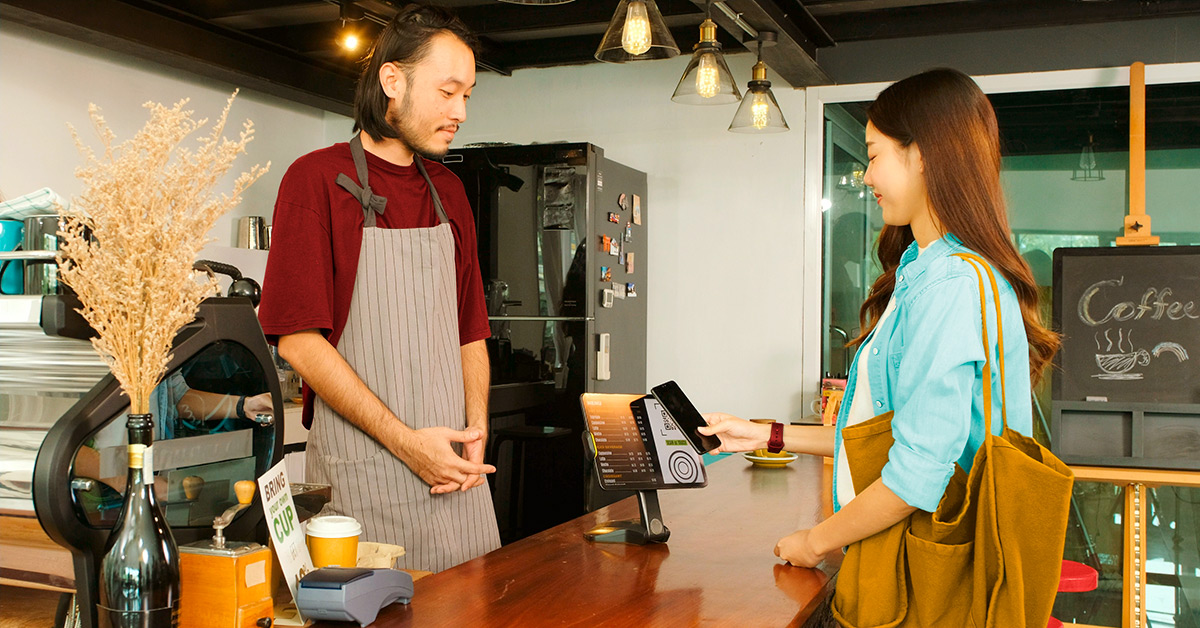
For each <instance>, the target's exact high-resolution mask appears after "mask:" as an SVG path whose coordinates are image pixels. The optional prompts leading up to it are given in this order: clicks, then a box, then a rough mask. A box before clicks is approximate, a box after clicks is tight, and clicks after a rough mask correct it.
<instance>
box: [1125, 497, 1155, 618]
mask: <svg viewBox="0 0 1200 628" xmlns="http://www.w3.org/2000/svg"><path fill="white" fill-rule="evenodd" d="M1148 507H1149V504H1148V500H1147V498H1146V486H1145V485H1143V484H1140V483H1137V482H1134V483H1130V484H1127V485H1125V522H1124V523H1125V525H1124V527H1125V568H1124V570H1123V572H1124V573H1123V575H1122V576H1123V577H1122V581H1123V582H1122V584H1123V587H1122V588H1123V591H1122V596H1121V597H1122V604H1121V610H1122V611H1124V612H1123V613H1122V615H1123V616H1124V621H1122V622H1121V625H1122V626H1123V627H1124V628H1146V627H1147V624H1146V509H1147V508H1148Z"/></svg>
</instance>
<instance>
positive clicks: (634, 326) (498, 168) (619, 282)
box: [443, 143, 651, 540]
mask: <svg viewBox="0 0 1200 628" xmlns="http://www.w3.org/2000/svg"><path fill="white" fill-rule="evenodd" d="M443 163H444V164H445V165H446V166H447V167H449V168H450V169H451V170H452V171H453V172H454V173H455V174H456V175H458V177H459V178H460V179H461V180H462V182H463V186H464V187H465V189H466V193H467V197H468V200H469V201H470V203H471V207H472V209H473V210H474V212H475V221H476V223H475V228H476V234H477V237H478V242H479V263H480V272H481V275H482V278H483V285H484V291H485V293H486V296H487V304H488V317H489V320H490V322H491V328H492V335H491V338H489V339H488V341H487V344H488V352H489V355H490V358H491V363H492V390H491V401H490V405H489V408H490V412H491V415H492V417H493V420H492V423H493V425H496V426H499V425H511V424H512V423H513V422H514V421H515V422H519V423H521V424H522V425H534V426H544V427H547V428H549V427H558V428H561V429H565V430H569V431H570V434H569V437H565V438H556V439H553V440H555V441H556V442H554V443H550V442H545V443H542V442H539V443H527V445H528V446H527V447H524V448H523V449H524V452H525V453H524V455H523V456H522V457H523V458H524V460H519V459H515V458H517V456H516V455H513V456H510V457H509V458H508V459H504V458H503V454H501V459H500V460H499V462H501V463H504V464H505V465H508V466H510V467H522V468H510V469H508V470H509V471H511V472H513V473H514V474H515V475H514V477H518V478H523V479H522V480H520V482H521V483H522V484H523V486H521V487H519V488H514V489H513V492H514V493H524V495H523V496H520V497H522V499H516V498H513V496H512V495H511V494H508V495H502V494H501V492H503V490H504V486H501V487H498V488H497V489H496V490H497V495H498V499H497V514H498V516H499V518H500V525H501V531H502V533H503V532H505V531H506V525H507V527H508V528H509V530H508V534H507V535H506V536H507V537H508V538H507V539H506V540H511V539H512V538H515V537H516V536H520V535H524V534H528V533H532V532H536V531H538V529H541V528H542V527H548V526H549V525H553V524H556V523H559V522H561V521H565V520H566V519H569V518H571V517H574V516H578V515H579V514H582V513H583V512H584V510H585V509H588V508H591V507H595V506H597V505H600V504H602V503H606V502H608V501H611V500H612V499H613V498H615V497H616V496H615V495H605V494H599V493H595V492H593V491H591V490H590V488H589V487H590V485H591V482H590V477H586V476H585V475H584V474H585V470H586V468H587V461H586V460H585V459H584V455H583V446H582V441H581V439H580V434H581V433H582V427H583V422H582V416H581V414H580V408H579V395H580V394H582V393H584V392H615V393H638V392H645V388H646V294H647V291H648V290H649V289H651V287H650V286H649V285H648V284H647V281H646V277H647V268H648V264H647V262H648V260H647V257H648V255H647V233H648V231H647V229H648V224H649V223H648V216H649V211H648V202H647V195H646V174H645V173H643V172H639V171H637V170H634V169H633V168H630V167H628V166H624V165H622V164H619V163H617V162H615V161H612V160H610V159H607V158H606V157H605V156H604V150H603V149H602V148H600V147H599V146H595V145H593V144H588V143H556V144H536V145H529V146H517V145H486V146H474V147H469V148H463V149H457V150H452V151H450V153H448V154H447V155H446V157H445V158H444V159H443ZM542 440H545V439H542ZM514 451H516V448H514ZM505 471H506V470H505V469H503V468H501V469H500V471H499V473H498V474H497V477H496V478H493V481H494V482H496V483H499V484H501V485H506V484H508V482H506V478H505V477H504V476H505ZM543 476H545V477H543ZM538 478H541V479H540V480H539V479H538ZM538 481H543V485H542V486H537V485H536V484H537V482H538ZM545 482H549V484H545ZM533 494H538V495H549V496H550V497H551V498H554V499H552V500H550V501H554V502H556V503H557V505H553V504H541V505H539V504H538V503H536V501H537V500H532V499H531V497H530V496H531V495H533ZM505 498H510V499H505ZM502 502H512V503H502ZM517 502H522V503H521V504H518V503H517ZM512 508H522V509H523V512H521V513H519V514H520V517H516V516H514V513H513V512H511V509H512ZM547 509H548V510H547ZM506 510H509V512H505V511H506ZM518 518H520V519H521V521H520V524H519V525H518V524H517V523H516V520H517V519H518ZM513 528H520V529H519V530H514V529H513Z"/></svg>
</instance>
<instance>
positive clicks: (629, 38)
mask: <svg viewBox="0 0 1200 628" xmlns="http://www.w3.org/2000/svg"><path fill="white" fill-rule="evenodd" d="M650 42H651V38H650V15H649V14H648V13H646V3H645V2H642V0H632V2H630V3H629V9H628V10H627V11H626V12H625V28H622V29H621V48H622V49H624V50H625V52H628V53H629V54H631V55H640V54H643V53H645V52H646V51H647V50H649V49H650Z"/></svg>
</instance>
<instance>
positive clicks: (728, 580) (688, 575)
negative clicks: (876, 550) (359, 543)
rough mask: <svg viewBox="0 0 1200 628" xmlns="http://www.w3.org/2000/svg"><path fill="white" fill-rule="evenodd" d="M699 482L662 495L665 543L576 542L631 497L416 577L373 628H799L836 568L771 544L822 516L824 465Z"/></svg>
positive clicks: (827, 475)
mask: <svg viewBox="0 0 1200 628" xmlns="http://www.w3.org/2000/svg"><path fill="white" fill-rule="evenodd" d="M708 474H709V485H708V486H707V487H705V488H702V489H681V490H664V491H659V500H660V502H661V507H662V514H663V519H664V521H665V523H666V524H667V527H669V528H670V530H671V538H670V541H669V542H668V543H666V544H657V545H656V544H651V545H644V546H635V545H625V544H616V543H592V542H589V541H587V540H586V539H585V538H584V536H583V533H584V531H585V530H588V529H589V528H592V527H593V526H595V525H597V524H599V523H602V522H604V521H608V520H613V519H630V518H635V517H637V515H638V510H637V501H636V499H635V498H629V499H626V500H623V501H621V502H618V503H616V504H613V505H611V506H608V507H607V508H602V509H600V510H597V511H596V512H593V513H589V514H587V515H584V516H582V517H580V518H578V519H575V520H572V521H568V522H566V523H564V524H562V525H559V526H557V527H554V528H551V529H549V530H546V531H544V532H542V533H540V534H537V535H534V536H531V537H529V538H526V539H523V540H521V541H518V542H516V543H512V544H510V545H507V546H504V547H502V548H500V549H498V550H496V551H494V552H491V553H489V554H487V555H484V556H481V557H479V558H477V559H475V560H472V561H468V562H466V563H464V564H462V565H459V566H457V567H455V568H453V569H449V570H447V571H444V572H441V573H438V574H434V575H432V576H429V577H426V578H423V579H421V580H420V581H418V582H417V583H416V584H415V587H414V595H413V601H412V603H411V604H409V605H399V604H395V605H392V606H389V607H387V608H385V609H383V610H382V611H381V612H380V614H379V617H378V618H377V619H376V620H375V623H374V624H373V625H374V626H379V627H385V628H387V627H402V626H419V627H424V626H486V627H492V626H497V627H499V626H522V627H532V626H630V627H634V626H636V627H642V626H799V625H800V624H801V623H803V621H804V620H805V619H807V617H808V615H809V614H811V612H812V610H813V608H814V607H815V605H816V604H817V603H818V602H819V601H820V599H821V598H822V597H823V596H824V595H826V594H827V593H829V587H830V581H829V580H830V576H831V574H832V573H834V571H835V570H836V566H829V567H823V568H822V569H820V570H818V569H801V568H797V567H790V566H788V565H786V564H783V563H781V562H780V560H779V559H778V558H776V557H775V555H774V547H775V543H776V542H777V541H778V540H779V539H780V538H781V537H783V536H784V535H786V534H788V533H790V532H792V531H794V530H796V529H799V528H808V527H812V526H813V525H815V524H816V523H817V522H818V521H820V520H822V519H823V518H825V517H827V516H828V515H829V513H830V511H831V505H830V498H829V486H830V481H831V474H832V471H831V467H830V466H829V465H828V464H825V463H824V461H823V459H822V458H820V457H813V456H801V457H800V458H799V459H798V460H796V461H795V462H793V463H792V464H791V465H789V466H788V467H785V468H783V469H760V468H757V467H752V466H751V465H750V463H749V462H747V461H746V460H745V459H744V458H742V456H741V455H734V456H729V457H727V458H724V459H722V460H719V461H717V462H716V463H714V464H711V465H709V467H708ZM840 557H841V553H840V552H837V553H836V557H831V558H830V559H829V561H830V562H833V561H835V560H837V561H840ZM317 625H318V626H322V627H329V628H332V627H334V626H339V625H342V624H334V623H329V622H325V623H319V624H317Z"/></svg>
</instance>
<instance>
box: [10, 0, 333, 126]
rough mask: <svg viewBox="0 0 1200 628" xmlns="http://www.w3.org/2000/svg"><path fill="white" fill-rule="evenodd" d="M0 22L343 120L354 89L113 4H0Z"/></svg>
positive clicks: (275, 54)
mask: <svg viewBox="0 0 1200 628" xmlns="http://www.w3.org/2000/svg"><path fill="white" fill-rule="evenodd" d="M0 19H4V20H12V21H13V22H16V23H18V24H24V25H26V26H30V27H32V28H36V29H39V30H43V31H47V32H50V33H53V34H56V35H61V36H64V37H68V38H71V39H75V40H79V41H83V42H87V43H90V44H93V45H96V46H100V47H102V48H107V49H109V50H115V51H117V52H121V53H124V54H129V55H132V56H135V57H138V58H141V59H147V60H150V61H154V62H156V63H161V64H163V65H166V66H170V67H173V68H178V69H181V70H186V71H188V72H192V73H195V74H198V75H200V76H204V77H207V78H210V79H215V80H218V81H224V82H228V83H232V84H233V85H237V86H240V87H245V88H248V89H253V90H255V91H258V92H262V93H265V94H270V95H273V96H278V97H280V98H286V99H288V100H292V101H295V102H299V103H303V104H306V105H310V106H313V107H317V108H320V109H324V110H327V111H332V112H335V113H340V114H343V115H350V114H351V110H352V103H353V100H354V84H355V77H354V76H352V75H348V74H345V73H342V72H338V71H336V70H333V69H331V68H328V67H325V66H323V65H319V64H316V63H313V62H312V61H310V60H308V59H305V58H303V57H301V56H300V55H296V54H288V53H286V51H282V50H273V49H269V48H267V47H266V46H263V45H256V44H254V43H251V42H248V41H244V40H242V39H239V38H235V37H232V36H229V35H226V34H222V33H218V32H214V31H212V30H209V29H204V28H201V27H199V26H195V25H191V24H185V23H183V22H180V21H178V20H175V19H171V18H169V17H166V16H163V15H159V14H158V13H155V12H153V11H149V10H146V9H142V8H138V7H134V6H131V5H129V4H126V3H124V2H120V1H118V0H56V1H55V2H45V1H44V0H0ZM10 61H11V60H10Z"/></svg>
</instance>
